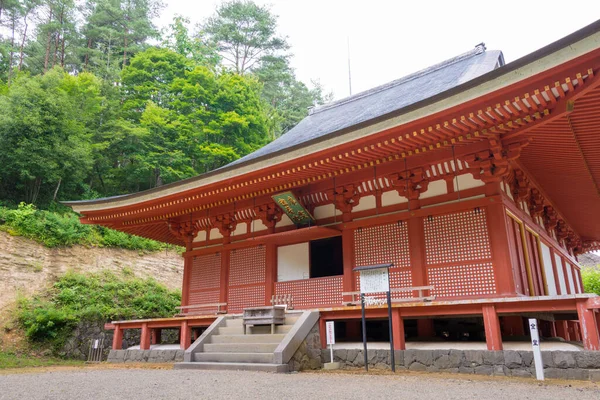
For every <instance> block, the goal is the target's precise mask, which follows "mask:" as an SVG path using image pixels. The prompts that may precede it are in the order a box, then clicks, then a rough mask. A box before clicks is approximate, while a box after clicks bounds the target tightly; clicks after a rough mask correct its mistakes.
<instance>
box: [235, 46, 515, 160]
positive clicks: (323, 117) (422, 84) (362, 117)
mask: <svg viewBox="0 0 600 400" xmlns="http://www.w3.org/2000/svg"><path fill="white" fill-rule="evenodd" d="M503 64H504V58H503V56H502V52H500V51H485V48H484V47H483V46H482V45H479V46H477V47H476V48H475V49H473V50H471V51H469V52H467V53H464V54H461V55H459V56H457V57H454V58H451V59H449V60H446V61H444V62H441V63H439V64H437V65H433V66H431V67H429V68H426V69H424V70H421V71H419V72H415V73H413V74H411V75H408V76H405V77H404V78H400V79H398V80H395V81H392V82H389V83H386V84H385V85H382V86H379V87H376V88H373V89H370V90H367V91H365V92H362V93H358V94H355V95H353V96H350V97H347V98H344V99H341V100H338V101H334V102H332V103H330V104H326V105H323V106H320V107H317V108H315V109H313V110H312V113H311V114H310V115H309V116H307V117H306V118H304V119H303V120H302V121H300V123H299V124H298V125H296V126H295V127H294V128H292V129H291V130H290V131H289V132H287V133H286V134H284V135H282V136H281V137H279V138H278V139H276V140H274V141H273V142H271V143H269V144H267V145H266V146H264V147H262V148H260V149H258V150H257V151H255V152H254V153H251V154H248V155H246V156H245V157H242V158H240V159H239V160H236V161H234V162H232V163H231V164H229V165H228V166H232V165H235V164H239V163H243V162H246V161H250V160H252V159H255V158H258V157H261V156H265V155H268V154H270V153H274V152H278V151H281V150H285V149H287V148H290V147H292V146H296V145H299V144H302V143H304V142H308V141H311V140H313V139H316V138H321V137H325V136H327V135H330V134H332V133H334V132H337V131H340V130H342V129H345V128H349V127H351V126H354V125H357V124H360V123H363V122H367V121H369V120H372V119H374V118H377V117H381V116H383V115H386V114H388V113H392V112H395V111H399V110H401V109H403V108H405V107H407V106H410V105H412V104H415V103H417V102H419V101H421V100H425V99H427V98H429V97H432V96H435V95H437V94H439V93H442V92H445V91H447V90H449V89H452V88H454V87H455V86H458V85H460V84H462V83H465V82H467V81H470V80H471V79H474V78H477V77H478V76H481V75H483V74H485V73H487V72H490V71H492V70H494V69H496V68H498V67H500V66H502V65H503Z"/></svg>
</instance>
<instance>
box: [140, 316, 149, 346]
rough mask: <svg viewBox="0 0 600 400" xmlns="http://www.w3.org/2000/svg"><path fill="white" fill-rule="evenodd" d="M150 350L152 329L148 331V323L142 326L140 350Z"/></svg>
mask: <svg viewBox="0 0 600 400" xmlns="http://www.w3.org/2000/svg"><path fill="white" fill-rule="evenodd" d="M149 349H150V329H148V323H147V322H145V323H143V324H142V336H141V338H140V350H149Z"/></svg>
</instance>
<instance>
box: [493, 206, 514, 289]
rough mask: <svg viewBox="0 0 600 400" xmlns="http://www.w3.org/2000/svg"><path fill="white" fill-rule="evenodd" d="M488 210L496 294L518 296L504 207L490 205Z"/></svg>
mask: <svg viewBox="0 0 600 400" xmlns="http://www.w3.org/2000/svg"><path fill="white" fill-rule="evenodd" d="M490 200H493V199H490ZM486 210H487V220H488V231H489V236H490V247H491V251H492V264H493V267H494V279H495V281H496V292H497V293H498V294H500V295H516V288H515V278H514V275H513V266H512V260H511V257H510V250H509V246H510V242H509V240H508V229H507V228H506V212H505V210H504V205H503V204H502V203H501V202H495V203H490V205H488V206H487V207H486Z"/></svg>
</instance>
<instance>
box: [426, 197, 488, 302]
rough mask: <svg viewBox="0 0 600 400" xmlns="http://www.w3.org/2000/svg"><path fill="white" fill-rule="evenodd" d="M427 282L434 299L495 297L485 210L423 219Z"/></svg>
mask: <svg viewBox="0 0 600 400" xmlns="http://www.w3.org/2000/svg"><path fill="white" fill-rule="evenodd" d="M423 225H424V228H425V259H426V263H427V282H428V284H430V285H433V286H434V290H433V291H432V294H433V295H435V296H437V297H461V296H479V295H488V294H494V293H496V283H495V279H494V270H493V266H492V260H491V257H492V254H491V250H490V239H489V234H488V228H487V216H486V211H485V209H484V208H482V209H475V210H468V211H461V212H457V213H452V214H446V215H435V216H429V217H425V218H424V219H423Z"/></svg>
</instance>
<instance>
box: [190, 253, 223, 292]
mask: <svg viewBox="0 0 600 400" xmlns="http://www.w3.org/2000/svg"><path fill="white" fill-rule="evenodd" d="M191 272H192V273H191V274H190V290H191V291H196V290H201V289H207V288H218V287H219V285H220V278H221V254H220V253H213V254H205V255H202V256H195V257H194V258H193V260H192V271H191Z"/></svg>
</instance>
